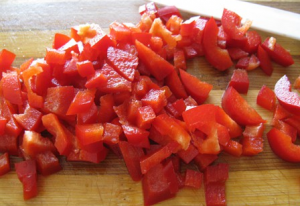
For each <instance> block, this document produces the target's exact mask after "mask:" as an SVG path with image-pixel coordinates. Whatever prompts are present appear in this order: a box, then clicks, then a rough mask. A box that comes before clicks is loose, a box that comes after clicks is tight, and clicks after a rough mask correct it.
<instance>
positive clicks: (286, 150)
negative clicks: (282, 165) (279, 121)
mask: <svg viewBox="0 0 300 206" xmlns="http://www.w3.org/2000/svg"><path fill="white" fill-rule="evenodd" d="M267 137H268V142H269V144H270V147H271V149H272V150H273V152H274V153H275V154H276V155H277V156H278V157H280V158H281V159H283V160H285V161H288V162H295V163H298V162H300V146H299V145H295V144H293V143H292V138H291V137H290V136H289V135H287V134H286V133H284V132H283V131H280V130H279V129H276V128H272V129H271V130H270V131H269V132H268V133H267Z"/></svg>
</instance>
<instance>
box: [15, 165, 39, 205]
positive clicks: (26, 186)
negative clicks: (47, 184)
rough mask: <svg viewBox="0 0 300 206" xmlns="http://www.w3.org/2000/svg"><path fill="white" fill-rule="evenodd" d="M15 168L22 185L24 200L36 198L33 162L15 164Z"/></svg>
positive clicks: (34, 166) (35, 175)
mask: <svg viewBox="0 0 300 206" xmlns="http://www.w3.org/2000/svg"><path fill="white" fill-rule="evenodd" d="M15 168H16V172H17V175H18V178H19V180H20V181H21V182H22V184H23V198H24V200H28V199H31V198H33V197H35V196H37V194H38V190H37V173H36V171H37V170H36V163H35V160H26V161H22V162H18V163H15Z"/></svg>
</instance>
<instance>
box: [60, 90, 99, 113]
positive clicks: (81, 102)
mask: <svg viewBox="0 0 300 206" xmlns="http://www.w3.org/2000/svg"><path fill="white" fill-rule="evenodd" d="M95 92H96V91H95V90H88V89H85V90H82V91H79V92H77V94H76V95H75V97H74V99H73V100H72V102H71V104H70V106H69V108H68V110H67V112H66V115H74V114H79V113H84V112H87V111H89V110H90V109H91V107H92V105H93V103H94V98H95Z"/></svg>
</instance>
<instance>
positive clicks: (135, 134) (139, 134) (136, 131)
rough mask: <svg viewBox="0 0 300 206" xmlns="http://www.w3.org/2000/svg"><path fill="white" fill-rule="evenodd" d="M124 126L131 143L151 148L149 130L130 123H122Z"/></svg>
mask: <svg viewBox="0 0 300 206" xmlns="http://www.w3.org/2000/svg"><path fill="white" fill-rule="evenodd" d="M122 128H123V131H124V134H125V136H126V138H127V140H128V142H129V143H130V144H132V145H134V146H137V147H141V148H150V142H149V138H148V136H149V132H148V131H147V130H144V129H141V128H138V127H133V126H129V125H122Z"/></svg>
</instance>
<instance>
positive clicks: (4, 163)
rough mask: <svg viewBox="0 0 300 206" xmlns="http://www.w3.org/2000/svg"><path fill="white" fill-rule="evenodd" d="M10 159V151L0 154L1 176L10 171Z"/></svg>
mask: <svg viewBox="0 0 300 206" xmlns="http://www.w3.org/2000/svg"><path fill="white" fill-rule="evenodd" d="M9 163H10V160H9V155H8V153H4V154H2V155H0V176H2V175H5V174H6V173H8V172H9V171H10V164H9Z"/></svg>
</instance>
